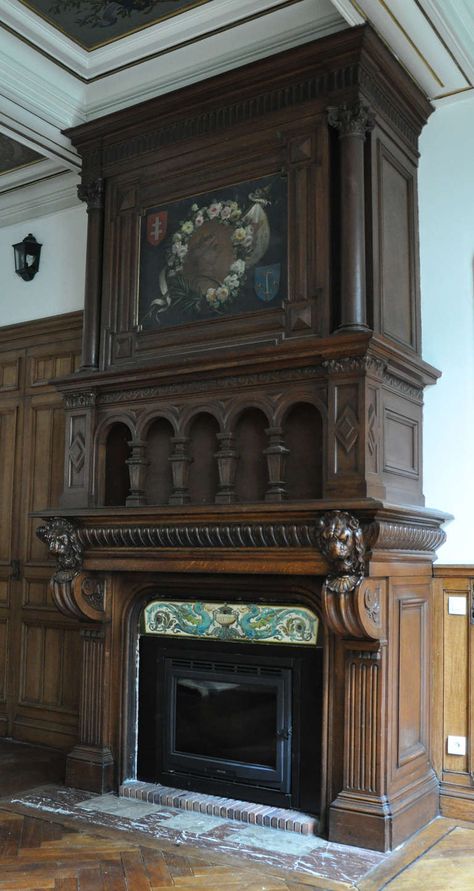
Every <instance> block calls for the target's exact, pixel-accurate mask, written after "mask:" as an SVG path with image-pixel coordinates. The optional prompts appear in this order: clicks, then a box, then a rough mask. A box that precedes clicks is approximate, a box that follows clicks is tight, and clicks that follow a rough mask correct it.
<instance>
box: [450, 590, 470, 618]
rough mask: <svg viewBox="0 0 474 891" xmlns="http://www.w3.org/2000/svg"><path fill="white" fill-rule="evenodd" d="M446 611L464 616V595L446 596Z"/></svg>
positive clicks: (465, 603)
mask: <svg viewBox="0 0 474 891" xmlns="http://www.w3.org/2000/svg"><path fill="white" fill-rule="evenodd" d="M448 613H449V615H450V616H466V615H467V600H466V598H465V597H462V596H461V597H459V596H456V595H454V596H453V595H451V596H450V597H448Z"/></svg>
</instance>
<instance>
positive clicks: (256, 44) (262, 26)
mask: <svg viewBox="0 0 474 891" xmlns="http://www.w3.org/2000/svg"><path fill="white" fill-rule="evenodd" d="M315 10H316V11H317V13H318V15H317V16H315ZM345 27H346V23H345V22H344V20H343V19H342V18H341V16H340V15H339V14H338V13H337V12H336V11H335V9H334V7H333V6H332V4H331V3H330V2H329V0H324V2H323V0H321V2H320V3H318V4H317V6H316V4H315V3H314V2H313V0H302V2H301V3H298V4H296V6H295V5H293V6H287V7H285V8H282V9H277V10H276V11H274V12H273V13H272V14H271V17H265V16H264V17H261V18H258V19H255V20H253V21H251V22H247V23H246V24H242V25H238V26H236V27H235V28H233V29H232V30H231V31H226V32H224V33H221V34H216V35H214V36H211V37H206V38H204V39H203V40H200V41H197V42H196V43H194V44H193V45H192V46H188V47H183V48H182V49H176V50H174V51H173V52H172V53H169V54H165V55H163V56H161V57H160V58H159V59H155V60H149V61H145V62H142V63H141V64H140V65H138V66H135V67H132V68H129V69H126V70H124V71H118V72H116V73H115V74H114V75H113V76H110V77H108V78H103V79H99V80H97V81H94V82H93V83H91V84H89V85H88V87H87V118H88V120H91V119H93V118H96V117H100V116H102V115H104V114H109V113H110V112H113V111H118V110H119V109H121V108H126V107H127V106H129V105H134V104H136V103H137V102H143V101H144V100H146V99H151V98H153V97H155V96H160V95H163V94H164V93H168V92H171V91H173V90H177V89H181V88H182V87H185V86H188V85H189V84H191V83H196V82H197V81H201V80H205V79H206V78H209V77H213V76H215V75H217V74H222V73H223V72H224V71H229V70H230V69H234V68H238V67H241V66H243V65H247V64H249V63H250V62H254V61H256V60H257V59H261V58H264V57H267V56H271V55H274V54H275V53H279V52H283V51H284V50H287V49H290V48H291V47H294V46H298V45H301V44H303V43H308V42H309V41H312V40H316V39H317V38H320V37H325V36H327V35H329V34H333V33H335V32H336V31H340V30H342V29H343V28H345Z"/></svg>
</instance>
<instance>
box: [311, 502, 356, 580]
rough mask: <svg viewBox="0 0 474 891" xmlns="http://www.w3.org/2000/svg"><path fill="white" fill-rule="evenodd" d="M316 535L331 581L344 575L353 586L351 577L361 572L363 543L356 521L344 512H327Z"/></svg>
mask: <svg viewBox="0 0 474 891" xmlns="http://www.w3.org/2000/svg"><path fill="white" fill-rule="evenodd" d="M318 538H319V546H320V548H321V551H322V553H323V554H324V556H325V557H326V559H327V561H328V563H330V565H331V569H332V573H331V578H332V579H333V581H335V580H336V578H339V579H340V580H341V582H342V580H343V578H346V579H347V581H348V584H349V587H350V588H351V587H354V584H352V582H353V580H354V579H360V577H361V576H362V575H363V573H364V554H365V545H364V538H363V533H362V529H361V528H360V526H359V521H358V520H357V519H356V518H355V517H353V516H352V515H351V514H349V513H347V512H346V511H339V510H334V511H329V512H328V513H326V514H324V515H323V516H322V517H321V518H320V520H319V529H318ZM348 577H350V580H349V579H348Z"/></svg>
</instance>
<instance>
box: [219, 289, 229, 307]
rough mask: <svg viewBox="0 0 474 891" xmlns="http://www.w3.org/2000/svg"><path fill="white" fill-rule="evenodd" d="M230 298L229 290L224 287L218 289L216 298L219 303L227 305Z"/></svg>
mask: <svg viewBox="0 0 474 891" xmlns="http://www.w3.org/2000/svg"><path fill="white" fill-rule="evenodd" d="M228 296H229V289H228V288H225V287H224V286H223V285H221V286H220V288H216V297H217V300H218V302H219V303H225V302H226V300H227V298H228Z"/></svg>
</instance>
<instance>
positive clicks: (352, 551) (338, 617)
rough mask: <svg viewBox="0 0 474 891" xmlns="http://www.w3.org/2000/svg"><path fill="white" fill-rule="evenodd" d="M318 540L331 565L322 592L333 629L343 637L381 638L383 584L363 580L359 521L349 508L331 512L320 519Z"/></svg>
mask: <svg viewBox="0 0 474 891" xmlns="http://www.w3.org/2000/svg"><path fill="white" fill-rule="evenodd" d="M318 539H319V547H320V549H321V551H322V553H323V555H324V556H325V557H326V560H327V561H328V563H329V565H330V567H331V572H330V573H329V574H328V576H327V578H326V581H325V583H324V585H323V589H322V594H321V597H322V606H323V612H324V616H325V619H326V621H327V624H328V625H329V627H330V629H331V630H332V631H333V632H334V633H335V634H337V635H339V636H340V637H354V638H362V639H369V640H379V639H380V638H381V637H382V635H383V624H382V620H381V592H380V586H378V585H374V584H373V582H372V581H371V580H366V579H364V571H365V551H366V545H365V541H364V534H363V531H362V529H361V527H360V525H359V521H358V520H357V519H356V517H353V516H352V515H351V514H349V513H347V512H346V511H339V510H335V511H329V512H328V513H326V514H323V516H322V517H321V518H320V520H319V528H318Z"/></svg>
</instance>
